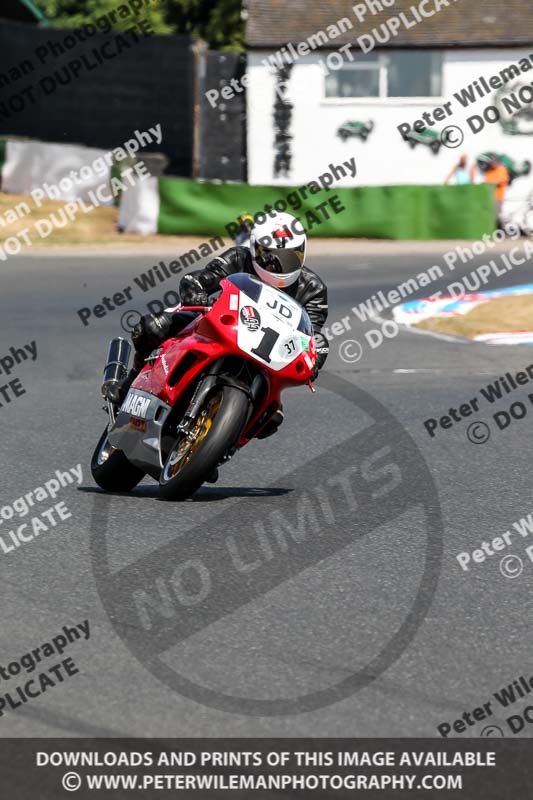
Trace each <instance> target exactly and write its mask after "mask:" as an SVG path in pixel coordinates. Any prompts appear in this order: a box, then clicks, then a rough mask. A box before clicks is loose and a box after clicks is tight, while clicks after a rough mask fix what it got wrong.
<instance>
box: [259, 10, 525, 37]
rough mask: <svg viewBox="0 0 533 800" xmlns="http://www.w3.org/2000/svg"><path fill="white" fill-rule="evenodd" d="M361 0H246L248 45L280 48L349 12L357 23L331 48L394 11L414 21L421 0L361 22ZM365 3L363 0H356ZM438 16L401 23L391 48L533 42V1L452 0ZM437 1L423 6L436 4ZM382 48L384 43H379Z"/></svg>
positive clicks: (377, 25)
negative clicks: (358, 5)
mask: <svg viewBox="0 0 533 800" xmlns="http://www.w3.org/2000/svg"><path fill="white" fill-rule="evenodd" d="M356 2H357V0H248V21H247V26H246V40H247V44H248V46H249V47H264V48H272V47H280V46H281V45H284V44H288V43H289V42H290V43H292V44H297V43H298V42H302V41H304V40H306V39H307V38H308V37H309V36H311V35H312V34H313V33H316V32H317V31H319V30H323V31H325V30H326V29H327V27H328V25H331V24H333V23H335V22H337V20H339V19H341V18H342V17H348V19H349V20H350V22H352V24H353V28H352V29H350V30H348V31H346V32H345V33H343V34H342V35H341V36H338V37H337V38H335V39H332V40H331V44H330V45H328V46H329V47H338V46H339V45H343V44H348V43H353V42H355V40H356V39H357V37H358V36H360V35H361V34H363V33H371V32H372V30H373V28H376V27H379V25H380V24H381V23H384V22H385V21H386V20H387V19H389V18H390V17H392V16H395V15H398V14H399V12H401V11H403V12H404V13H405V15H406V17H407V18H408V19H409V21H410V22H411V21H414V19H415V18H414V17H413V14H412V12H411V11H410V9H411V7H412V6H415V7H417V6H418V5H419V0H396V2H395V3H394V5H393V6H390V7H389V8H386V7H384V5H383V3H378V2H376V0H374V2H373V5H374V6H378V7H379V6H381V7H383V11H381V12H378V13H376V14H372V13H371V12H370V11H368V13H367V14H366V17H365V19H364V21H363V22H360V21H359V19H358V18H357V17H356V16H355V15H354V13H353V10H352V8H353V6H354V5H355V4H356ZM358 2H360V3H364V0H358ZM448 2H449V4H450V5H449V6H448V7H447V8H446V7H444V3H443V2H441V3H439V5H440V6H441V10H440V11H439V12H438V13H436V14H435V15H434V16H432V17H429V18H427V19H424V20H423V21H422V22H420V23H419V24H417V25H414V26H413V27H410V28H407V29H406V28H405V27H404V25H403V24H402V25H400V30H399V32H398V35H397V36H395V37H391V38H390V41H389V42H388V43H387V45H386V46H388V47H505V46H513V47H516V46H519V45H525V46H531V45H532V44H533V14H532V13H531V0H448ZM434 3H435V0H429V3H426V4H425V5H424V8H425V10H429V9H430V8H432V7H435V6H434V5H433V4H434ZM377 46H378V47H383V46H385V45H383V44H377Z"/></svg>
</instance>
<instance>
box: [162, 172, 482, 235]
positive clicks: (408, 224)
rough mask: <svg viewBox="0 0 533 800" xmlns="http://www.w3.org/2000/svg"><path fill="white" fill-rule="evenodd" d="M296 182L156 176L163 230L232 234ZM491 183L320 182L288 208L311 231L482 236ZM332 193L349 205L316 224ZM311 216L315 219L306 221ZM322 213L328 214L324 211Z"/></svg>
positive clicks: (195, 233)
mask: <svg viewBox="0 0 533 800" xmlns="http://www.w3.org/2000/svg"><path fill="white" fill-rule="evenodd" d="M298 188H299V187H295V186H249V185H248V184H235V183H199V182H196V181H192V180H188V179H182V178H161V179H160V180H159V194H160V201H161V206H160V212H159V225H158V230H159V232H160V233H166V234H194V235H207V236H212V235H226V236H227V235H228V233H227V231H226V229H225V227H226V225H228V224H229V223H231V222H233V221H235V219H236V217H237V216H238V215H239V214H241V213H242V212H243V211H250V212H251V213H252V214H255V213H257V212H260V211H262V210H263V208H264V206H265V205H266V204H270V205H274V203H275V202H276V201H279V200H282V199H283V200H285V199H286V198H287V196H288V195H290V194H291V193H294V192H297V191H298ZM493 191H494V190H493V187H491V186H488V185H486V184H479V185H470V186H411V185H409V186H370V187H355V188H349V189H346V188H344V189H335V188H331V189H330V190H329V191H325V190H323V189H321V190H320V192H318V193H317V194H314V195H308V197H307V199H306V200H303V201H302V207H301V208H298V209H295V208H292V207H291V206H290V205H288V206H287V209H286V210H287V211H288V212H289V213H292V214H294V215H295V216H297V217H299V218H300V219H301V221H302V224H303V226H304V227H305V228H307V229H308V232H309V235H310V236H320V237H333V236H335V237H367V238H376V239H420V240H425V239H479V238H481V237H482V236H483V234H484V233H490V232H491V231H492V230H493V229H494V227H495V223H496V217H495V204H494V196H493ZM333 196H337V197H338V200H339V201H340V203H341V204H342V206H343V207H344V209H345V210H344V211H342V212H340V213H337V214H335V213H334V212H333V211H332V210H331V208H330V207H329V206H328V207H327V210H328V211H329V213H330V219H329V220H327V221H322V222H321V224H315V220H314V218H313V217H310V218H307V219H306V212H308V211H310V210H311V211H314V214H315V215H317V214H318V213H319V212H317V211H316V206H317V205H319V204H320V203H323V202H324V201H327V200H328V199H331V198H332V197H333ZM308 219H310V220H311V225H309V222H308ZM320 219H321V220H324V216H323V215H322V214H320Z"/></svg>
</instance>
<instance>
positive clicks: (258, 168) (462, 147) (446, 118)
mask: <svg viewBox="0 0 533 800" xmlns="http://www.w3.org/2000/svg"><path fill="white" fill-rule="evenodd" d="M385 3H386V5H387V7H385ZM380 9H381V10H380ZM430 14H431V16H429V15H430ZM423 15H424V16H423ZM417 20H418V21H417ZM393 33H394V34H395V35H394V36H393V35H392V34H393ZM247 43H248V48H249V51H248V87H247V98H248V99H247V103H248V175H249V181H250V183H254V184H272V183H291V184H301V183H305V182H307V181H309V180H312V179H313V178H315V177H316V176H317V175H318V174H320V173H321V172H323V171H324V169H325V168H327V165H328V164H329V163H331V162H333V163H336V164H339V163H342V161H344V160H345V159H348V158H350V157H352V156H355V158H356V163H357V168H358V174H357V176H356V178H355V179H350V178H346V179H344V180H343V181H342V183H343V184H344V185H358V186H372V185H389V184H405V183H418V184H439V183H442V182H443V181H444V179H445V177H446V175H447V174H448V172H449V171H450V170H451V168H452V167H453V166H454V165H455V164H456V163H457V161H458V159H459V156H460V155H463V154H465V155H467V156H468V158H469V165H471V164H472V163H473V160H474V159H475V157H476V156H477V155H479V154H480V153H482V152H484V151H493V152H497V153H503V154H506V155H508V156H510V157H511V158H513V159H515V160H517V161H519V162H520V161H523V160H531V161H532V162H533V15H531V13H530V7H529V2H528V0H506V2H505V3H500V2H494V1H493V0H469V1H468V2H467V0H422V2H420V0H382V2H379V0H366V4H365V3H358V4H355V5H353V4H352V2H350V1H349V0H335V1H334V2H329V3H328V2H319V1H318V0H292V2H290V3H279V2H278V1H277V0H249V3H248V23H247ZM528 43H530V44H528ZM340 48H343V49H342V50H340ZM363 50H365V51H368V52H365V53H364V52H363ZM269 62H270V63H269ZM289 62H291V63H292V68H291V70H290V75H289V77H288V79H287V81H286V83H285V91H284V92H282V91H281V90H278V92H276V86H277V84H278V83H279V80H280V78H279V76H278V77H276V67H274V66H272V64H279V65H282V64H283V63H289ZM328 67H329V69H328ZM475 81H477V83H474V82H475ZM464 91H466V92H467V93H468V94H469V95H470V98H471V102H470V101H469V100H463V102H466V103H467V107H466V108H465V107H464V106H463V104H462V103H461V100H460V97H464V95H463V94H461V93H463V92H464ZM278 95H279V96H280V97H281V96H284V97H285V99H286V100H287V101H289V102H290V103H292V104H293V109H292V113H291V115H290V120H289V123H288V133H289V135H290V136H291V137H292V138H290V139H288V140H287V142H288V145H289V148H290V168H289V170H288V172H287V173H286V174H278V175H276V174H275V168H274V162H275V156H276V141H275V122H274V109H275V104H276V99H277V96H278ZM488 107H493V108H492V110H490V111H488V112H486V113H487V115H488V118H489V119H494V118H495V117H496V116H497V114H498V113H500V114H501V120H500V121H496V122H493V123H489V122H486V123H485V127H484V129H483V130H481V131H480V132H476V133H474V130H476V131H477V129H478V128H479V127H480V123H479V120H471V122H470V124H469V122H468V119H469V118H471V117H473V116H474V115H476V116H477V117H483V114H484V112H485V110H486V109H487V108H488ZM437 108H441V109H442V111H440V112H437V119H436V118H435V116H434V110H435V109H437ZM278 109H279V103H278ZM494 109H498V111H495V110H494ZM424 113H429V114H430V115H431V116H430V118H427V117H426V120H425V122H426V123H427V127H426V130H427V131H433V132H435V133H436V134H437V135H440V136H442V137H443V138H444V139H445V141H446V142H447V144H448V145H452V144H453V145H456V147H450V146H448V147H445V146H441V147H440V149H439V152H438V153H435V152H433V150H432V149H430V147H429V146H428V145H427V144H424V143H417V144H415V146H414V147H412V145H411V144H409V142H407V141H405V140H404V138H403V137H402V135H401V133H400V132H399V131H398V126H400V125H403V124H410V125H411V126H414V123H415V121H416V120H421V121H422V122H424V120H423V114H424ZM513 115H514V116H513ZM347 122H362V123H368V122H371V123H372V124H373V127H372V130H371V131H370V133H369V135H368V138H367V140H366V141H363V140H362V139H361V138H359V137H358V136H357V135H353V136H349V137H348V138H346V139H344V140H343V139H341V137H340V135H339V129H340V128H341V126H343V125H344V124H345V123H347ZM451 125H453V126H456V127H457V128H460V129H461V131H462V133H463V135H464V142H463V143H462V144H460V139H459V137H460V132H459V131H458V130H456V129H455V128H454V129H453V130H450V131H449V139H448V138H447V136H446V135H445V134H443V133H442V132H443V131H444V129H445V128H447V127H448V126H451ZM419 127H421V126H419ZM473 129H474V130H473ZM430 136H431V134H430ZM426 141H431V140H430V139H426ZM433 141H435V140H433ZM435 147H438V139H437V145H435ZM531 189H533V173H532V174H531V175H530V176H529V177H528V178H520V179H517V180H516V181H515V183H514V184H513V186H512V188H511V190H510V194H509V196H510V198H511V199H512V198H513V197H515V198H516V197H524V196H525V195H527V193H528V192H529V191H530V190H531Z"/></svg>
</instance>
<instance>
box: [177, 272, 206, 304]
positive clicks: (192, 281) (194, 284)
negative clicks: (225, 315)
mask: <svg viewBox="0 0 533 800" xmlns="http://www.w3.org/2000/svg"><path fill="white" fill-rule="evenodd" d="M180 297H181V302H182V303H183V305H184V306H206V305H208V296H207V292H206V291H205V289H204V287H203V286H202V284H201V283H200V281H199V280H198V279H197V278H195V277H194V276H193V275H185V276H184V277H183V278H182V280H181V283H180Z"/></svg>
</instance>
